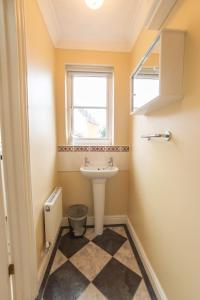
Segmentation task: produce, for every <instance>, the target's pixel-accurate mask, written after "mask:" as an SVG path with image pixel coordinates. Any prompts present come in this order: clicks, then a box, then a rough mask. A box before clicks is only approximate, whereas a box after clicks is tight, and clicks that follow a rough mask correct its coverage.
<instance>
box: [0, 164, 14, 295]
mask: <svg viewBox="0 0 200 300" xmlns="http://www.w3.org/2000/svg"><path fill="white" fill-rule="evenodd" d="M1 170H2V169H0V241H1V242H0V295H1V297H2V298H1V299H5V300H11V299H12V297H11V294H12V293H11V278H10V277H9V274H8V266H9V255H8V240H7V224H6V213H5V211H6V210H5V201H6V199H5V198H4V191H3V181H2V179H3V178H2V172H1Z"/></svg>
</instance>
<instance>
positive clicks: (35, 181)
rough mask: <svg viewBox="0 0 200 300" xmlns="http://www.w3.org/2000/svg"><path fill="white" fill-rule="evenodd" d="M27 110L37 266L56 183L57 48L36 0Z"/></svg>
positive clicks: (29, 11) (29, 21) (30, 9)
mask: <svg viewBox="0 0 200 300" xmlns="http://www.w3.org/2000/svg"><path fill="white" fill-rule="evenodd" d="M24 2H25V18H26V40H27V64H28V114H29V136H30V137H29V138H30V159H31V180H32V197H33V206H34V222H35V234H36V241H37V256H38V257H37V258H38V267H39V265H40V264H41V262H42V256H43V255H44V253H43V249H44V222H43V204H44V202H45V200H46V199H47V198H48V196H49V195H50V194H51V192H52V190H53V188H54V187H55V185H56V163H55V162H56V132H55V131H56V129H55V107H54V48H53V45H52V43H51V40H50V38H49V36H48V33H47V31H46V28H45V25H44V23H43V20H42V18H41V14H40V11H39V9H38V7H37V4H36V1H35V0H26V1H24Z"/></svg>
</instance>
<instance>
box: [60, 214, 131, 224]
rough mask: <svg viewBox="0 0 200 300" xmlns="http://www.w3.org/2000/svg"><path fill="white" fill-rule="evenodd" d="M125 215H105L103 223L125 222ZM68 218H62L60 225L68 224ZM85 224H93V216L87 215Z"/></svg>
mask: <svg viewBox="0 0 200 300" xmlns="http://www.w3.org/2000/svg"><path fill="white" fill-rule="evenodd" d="M126 220H127V216H126V215H116V216H105V217H104V224H105V225H116V224H126ZM68 225H69V223H68V218H67V217H65V218H63V221H62V226H68ZM87 225H89V226H90V225H94V217H92V216H89V217H87Z"/></svg>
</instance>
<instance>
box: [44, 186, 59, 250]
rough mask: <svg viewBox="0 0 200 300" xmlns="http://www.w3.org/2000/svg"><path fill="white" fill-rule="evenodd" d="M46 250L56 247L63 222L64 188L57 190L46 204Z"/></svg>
mask: <svg viewBox="0 0 200 300" xmlns="http://www.w3.org/2000/svg"><path fill="white" fill-rule="evenodd" d="M44 221H45V239H46V250H48V249H49V248H50V247H51V246H52V245H54V243H55V241H56V238H57V235H58V232H59V229H60V225H61V222H62V188H56V189H55V190H54V191H53V193H52V194H51V196H50V197H49V199H48V200H47V201H46V202H45V204H44Z"/></svg>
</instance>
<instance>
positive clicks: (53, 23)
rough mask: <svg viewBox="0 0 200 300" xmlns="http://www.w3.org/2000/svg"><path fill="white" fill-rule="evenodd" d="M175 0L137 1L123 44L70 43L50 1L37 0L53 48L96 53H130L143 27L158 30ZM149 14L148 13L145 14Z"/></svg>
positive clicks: (112, 42)
mask: <svg viewBox="0 0 200 300" xmlns="http://www.w3.org/2000/svg"><path fill="white" fill-rule="evenodd" d="M176 2H177V0H151V1H150V0H148V1H138V2H137V7H136V10H137V11H138V13H137V15H136V17H134V18H133V21H132V22H131V24H130V26H129V29H130V28H131V29H132V30H128V32H127V35H126V36H125V38H124V42H120V41H119V42H118V41H116V42H115V41H105V42H102V41H90V42H89V41H88V42H87V41H74V40H73V41H70V40H65V39H63V37H62V27H61V24H59V18H58V16H57V14H56V11H55V8H54V5H53V1H52V0H37V3H38V6H39V8H40V11H41V13H42V16H43V19H44V22H45V24H46V27H47V30H48V32H49V35H50V37H51V39H52V42H53V44H54V46H55V48H59V49H81V50H96V51H113V52H130V51H131V50H132V48H133V46H134V43H135V41H136V40H137V38H138V36H139V34H140V32H141V31H142V29H143V28H144V27H146V28H147V29H152V30H159V29H160V27H161V25H162V23H163V22H164V20H165V19H166V17H167V16H168V14H169V12H170V11H171V9H172V8H173V6H174V5H175V3H176ZM147 12H149V13H147Z"/></svg>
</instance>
